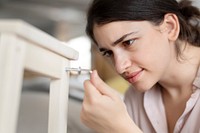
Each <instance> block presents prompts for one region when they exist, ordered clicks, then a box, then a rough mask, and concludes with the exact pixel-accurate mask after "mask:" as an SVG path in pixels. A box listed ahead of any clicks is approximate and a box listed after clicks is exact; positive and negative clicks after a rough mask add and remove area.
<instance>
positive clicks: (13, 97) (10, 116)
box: [0, 34, 25, 133]
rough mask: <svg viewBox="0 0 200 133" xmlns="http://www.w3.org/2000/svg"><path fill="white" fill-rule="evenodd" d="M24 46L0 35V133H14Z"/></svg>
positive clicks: (11, 36)
mask: <svg viewBox="0 0 200 133" xmlns="http://www.w3.org/2000/svg"><path fill="white" fill-rule="evenodd" d="M24 58H25V45H24V43H23V42H21V41H20V42H19V41H18V40H17V38H16V36H14V35H11V34H0V133H15V130H16V124H17V116H18V108H19V101H20V94H21V84H22V81H23V71H24Z"/></svg>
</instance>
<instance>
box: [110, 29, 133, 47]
mask: <svg viewBox="0 0 200 133" xmlns="http://www.w3.org/2000/svg"><path fill="white" fill-rule="evenodd" d="M135 33H136V32H131V33H127V34H125V35H123V36H122V37H120V38H119V39H117V40H116V41H114V43H113V44H112V45H116V44H118V43H120V42H122V41H123V40H124V39H125V38H126V37H127V36H130V35H131V34H135Z"/></svg>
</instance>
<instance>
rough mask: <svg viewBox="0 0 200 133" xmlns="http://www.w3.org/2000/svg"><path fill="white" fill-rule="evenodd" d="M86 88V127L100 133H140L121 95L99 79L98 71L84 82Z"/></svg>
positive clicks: (83, 109) (83, 114)
mask: <svg viewBox="0 0 200 133" xmlns="http://www.w3.org/2000/svg"><path fill="white" fill-rule="evenodd" d="M84 88H85V96H84V99H83V105H82V111H81V120H82V122H83V123H84V124H85V125H86V126H88V127H89V128H91V129H94V130H95V131H97V132H99V133H122V132H126V133H128V132H129V131H130V133H131V132H133V131H134V132H135V131H137V132H139V129H138V127H136V125H135V124H134V123H133V121H132V120H131V118H130V117H129V115H128V113H127V111H126V107H125V104H124V102H123V101H122V99H121V98H120V96H119V94H118V93H117V92H116V91H114V90H113V89H112V88H110V87H109V86H108V85H107V84H105V83H104V82H103V81H102V80H101V79H100V78H99V76H98V74H97V71H93V73H92V74H91V79H90V80H86V81H85V82H84Z"/></svg>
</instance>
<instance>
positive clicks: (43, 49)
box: [0, 20, 78, 133]
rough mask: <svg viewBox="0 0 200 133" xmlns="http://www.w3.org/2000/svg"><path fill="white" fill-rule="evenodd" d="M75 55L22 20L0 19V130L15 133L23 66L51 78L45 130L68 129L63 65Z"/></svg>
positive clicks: (58, 132) (54, 132) (60, 131)
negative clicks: (47, 118)
mask: <svg viewBox="0 0 200 133" xmlns="http://www.w3.org/2000/svg"><path fill="white" fill-rule="evenodd" d="M77 58H78V52H76V51H75V50H73V49H72V48H69V47H67V46H65V45H64V44H62V43H61V42H60V41H58V40H56V39H55V38H53V37H51V36H49V35H48V34H46V33H44V32H42V31H40V30H39V29H37V28H35V27H33V26H31V25H29V24H27V23H25V22H23V21H20V20H12V21H8V20H0V133H15V130H16V129H15V128H16V124H17V115H18V106H19V99H20V93H21V83H22V80H23V74H24V72H27V71H26V70H28V72H32V73H34V75H38V76H45V77H47V78H50V79H51V84H50V101H49V104H50V106H49V122H48V124H49V126H48V132H49V133H67V106H68V89H69V88H68V86H69V83H68V82H69V80H68V78H69V75H68V73H67V72H66V71H65V67H69V60H74V59H77ZM24 70H25V71H24Z"/></svg>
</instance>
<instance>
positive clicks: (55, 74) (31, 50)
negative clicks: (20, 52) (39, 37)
mask: <svg viewBox="0 0 200 133" xmlns="http://www.w3.org/2000/svg"><path fill="white" fill-rule="evenodd" d="M26 46H27V48H26V59H25V69H26V70H28V71H32V72H35V74H36V75H40V76H45V77H48V78H60V76H61V71H60V70H58V68H60V66H62V59H63V57H62V56H60V55H57V54H56V53H53V52H52V51H49V50H47V49H44V48H42V47H39V46H37V45H34V44H31V43H29V42H27V45H26Z"/></svg>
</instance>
